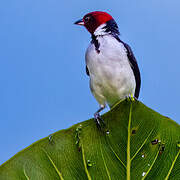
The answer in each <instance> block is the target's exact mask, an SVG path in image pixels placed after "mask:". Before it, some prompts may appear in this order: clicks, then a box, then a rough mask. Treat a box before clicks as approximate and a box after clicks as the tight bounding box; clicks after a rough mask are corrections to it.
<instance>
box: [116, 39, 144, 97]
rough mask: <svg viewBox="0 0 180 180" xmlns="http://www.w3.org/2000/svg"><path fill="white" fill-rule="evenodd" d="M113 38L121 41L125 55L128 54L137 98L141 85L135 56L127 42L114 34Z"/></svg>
mask: <svg viewBox="0 0 180 180" xmlns="http://www.w3.org/2000/svg"><path fill="white" fill-rule="evenodd" d="M115 38H116V39H117V40H118V41H119V42H121V43H123V45H124V47H125V48H126V50H127V56H128V59H129V63H130V65H131V68H132V70H133V73H134V76H135V80H136V89H135V97H136V98H137V99H138V97H139V92H140V87H141V74H140V71H139V67H138V64H137V61H136V58H135V56H134V54H133V52H132V50H131V47H130V46H129V45H128V44H126V43H124V42H123V41H121V40H120V39H119V37H118V36H116V37H115Z"/></svg>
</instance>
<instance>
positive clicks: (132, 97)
mask: <svg viewBox="0 0 180 180" xmlns="http://www.w3.org/2000/svg"><path fill="white" fill-rule="evenodd" d="M126 99H127V100H128V101H130V102H134V101H137V98H136V97H134V96H133V94H129V96H127V97H126Z"/></svg>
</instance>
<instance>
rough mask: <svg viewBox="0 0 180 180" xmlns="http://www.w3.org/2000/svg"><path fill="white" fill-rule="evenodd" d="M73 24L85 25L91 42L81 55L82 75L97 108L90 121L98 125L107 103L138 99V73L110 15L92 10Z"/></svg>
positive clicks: (139, 82) (112, 103)
mask: <svg viewBox="0 0 180 180" xmlns="http://www.w3.org/2000/svg"><path fill="white" fill-rule="evenodd" d="M75 24H77V25H82V26H85V27H86V29H87V30H88V31H89V32H90V33H91V37H92V41H91V43H90V45H89V47H88V48H87V51H86V55H85V59H86V73H87V75H88V76H89V77H90V89H91V91H92V94H93V95H94V97H95V98H96V100H97V101H98V103H99V105H100V108H99V109H98V111H96V113H95V114H94V118H95V121H96V123H97V125H98V126H101V124H102V123H103V120H102V119H101V116H100V115H99V112H100V111H102V110H103V109H104V108H105V107H106V105H107V104H108V105H109V107H110V108H111V107H112V106H113V105H114V104H115V103H117V102H118V101H119V100H123V99H125V98H127V97H131V96H133V97H135V98H136V99H137V98H138V97H139V91H140V85H141V77H140V71H139V68H138V64H137V61H136V58H135V57H134V54H133V52H132V50H131V48H130V46H129V45H128V44H126V43H124V42H123V41H122V40H121V39H120V38H119V35H120V33H119V30H118V26H117V24H116V22H115V20H114V19H113V17H112V16H111V15H109V14H108V13H106V12H102V11H94V12H90V13H88V14H86V15H85V16H84V17H83V19H81V20H78V21H76V22H75Z"/></svg>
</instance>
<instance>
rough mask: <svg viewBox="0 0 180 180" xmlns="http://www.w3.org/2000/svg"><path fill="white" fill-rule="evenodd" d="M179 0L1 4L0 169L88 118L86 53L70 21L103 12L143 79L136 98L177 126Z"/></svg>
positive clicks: (91, 108) (92, 104)
mask: <svg viewBox="0 0 180 180" xmlns="http://www.w3.org/2000/svg"><path fill="white" fill-rule="evenodd" d="M179 7H180V1H179V0H172V1H169V0H151V1H144V0H134V1H132V0H123V1H119V0H111V1H104V0H103V1H102V0H98V1H97V0H96V1H95V0H91V1H84V0H79V1H63V2H62V1H60V0H38V1H37V0H26V1H24V0H16V1H14V0H6V1H1V2H0V24H1V28H0V49H1V51H0V83H1V88H0V120H1V126H0V137H1V148H0V164H2V163H3V162H5V161H6V160H8V159H9V158H10V157H12V156H13V155H14V154H15V153H17V152H18V151H20V150H22V149H23V148H25V147H27V146H28V145H30V144H31V143H33V142H35V141H37V140H39V139H40V138H43V137H45V136H48V135H49V134H51V133H53V132H55V131H58V130H60V129H64V128H68V127H70V126H71V125H73V124H75V123H77V122H80V121H83V120H86V119H89V118H90V117H92V115H93V113H94V112H95V110H96V109H97V108H98V104H97V102H96V101H95V99H94V98H93V96H92V95H91V92H90V90H89V85H88V84H89V83H88V77H87V76H86V74H85V61H84V53H85V50H86V48H87V46H88V43H89V41H90V34H89V33H88V32H87V31H86V30H85V29H84V28H82V27H79V26H75V25H74V24H73V22H74V21H76V20H78V19H80V18H81V17H82V16H83V15H84V14H86V13H88V12H90V11H94V10H102V11H107V12H109V13H110V14H111V15H112V16H113V17H114V19H115V20H116V22H117V23H118V25H119V29H120V32H121V39H122V40H124V41H125V42H127V43H129V44H130V46H131V47H132V49H133V51H134V54H135V56H136V58H137V60H138V63H139V67H140V70H141V76H142V87H141V93H140V100H141V101H142V102H143V103H144V104H146V105H147V106H149V107H151V108H153V109H154V110H156V111H158V112H160V113H161V114H163V115H166V116H169V117H171V118H172V119H174V120H175V121H177V122H179V123H180V111H179V107H180V101H179V100H180V93H179V92H180V83H179V77H180V71H179V66H180V53H179V52H180V49H179V48H180V46H179V44H180V24H179V19H180V11H179Z"/></svg>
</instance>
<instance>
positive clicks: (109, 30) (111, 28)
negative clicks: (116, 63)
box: [91, 19, 120, 54]
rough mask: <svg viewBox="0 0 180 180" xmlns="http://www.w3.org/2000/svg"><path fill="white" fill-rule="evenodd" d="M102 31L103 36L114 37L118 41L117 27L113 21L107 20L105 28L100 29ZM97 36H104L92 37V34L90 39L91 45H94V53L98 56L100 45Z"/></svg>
mask: <svg viewBox="0 0 180 180" xmlns="http://www.w3.org/2000/svg"><path fill="white" fill-rule="evenodd" d="M102 29H104V32H105V35H112V36H114V37H115V38H116V39H118V38H119V37H118V36H119V34H120V33H119V30H118V26H117V24H116V22H115V21H114V19H111V20H109V21H108V22H106V24H105V26H104V27H103V28H102ZM98 36H104V35H94V34H92V36H91V38H92V41H91V43H93V44H94V46H95V49H96V52H97V53H98V54H99V53H100V49H99V47H100V43H99V41H98V39H97V37H98Z"/></svg>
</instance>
